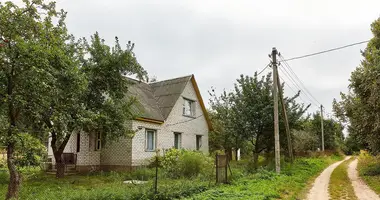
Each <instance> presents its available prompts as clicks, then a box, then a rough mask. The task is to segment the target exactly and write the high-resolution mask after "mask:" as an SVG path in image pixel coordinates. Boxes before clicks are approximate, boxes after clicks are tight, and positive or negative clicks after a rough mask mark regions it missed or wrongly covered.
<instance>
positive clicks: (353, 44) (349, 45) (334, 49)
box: [284, 40, 369, 61]
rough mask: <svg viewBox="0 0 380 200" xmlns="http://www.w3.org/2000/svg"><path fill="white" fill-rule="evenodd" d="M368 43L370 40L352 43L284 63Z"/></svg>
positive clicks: (294, 58)
mask: <svg viewBox="0 0 380 200" xmlns="http://www.w3.org/2000/svg"><path fill="white" fill-rule="evenodd" d="M367 42H369V40H366V41H361V42H356V43H352V44H348V45H345V46H341V47H336V48H332V49H328V50H324V51H320V52H316V53H311V54H306V55H303V56H297V57H293V58H288V59H286V60H284V61H291V60H298V59H301V58H306V57H310V56H315V55H319V54H323V53H328V52H331V51H336V50H339V49H344V48H347V47H351V46H355V45H359V44H364V43H367Z"/></svg>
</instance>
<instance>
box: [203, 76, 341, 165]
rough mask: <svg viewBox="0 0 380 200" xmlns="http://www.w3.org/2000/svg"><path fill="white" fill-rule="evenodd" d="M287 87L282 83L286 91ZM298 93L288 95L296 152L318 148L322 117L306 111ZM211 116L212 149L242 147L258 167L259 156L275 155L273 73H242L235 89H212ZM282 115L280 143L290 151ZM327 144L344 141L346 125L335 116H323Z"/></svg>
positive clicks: (290, 124)
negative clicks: (336, 119) (252, 74)
mask: <svg viewBox="0 0 380 200" xmlns="http://www.w3.org/2000/svg"><path fill="white" fill-rule="evenodd" d="M283 89H284V87H283V86H282V87H281V90H282V91H283ZM299 94H300V93H298V94H296V95H295V96H292V97H284V98H285V107H286V109H287V115H288V118H289V126H290V128H291V139H292V142H293V149H294V150H295V151H297V152H307V151H316V150H318V149H320V147H321V137H320V136H321V125H320V124H321V118H320V115H319V113H315V114H313V115H308V114H306V111H307V109H308V108H309V105H303V104H300V103H298V102H297V101H296V99H297V98H298V97H299ZM210 95H211V99H210V105H211V110H210V116H211V119H212V122H213V127H214V131H213V132H212V133H210V148H211V150H212V151H213V150H219V149H224V150H226V152H231V149H232V148H240V149H242V151H243V153H245V154H248V153H249V155H251V156H252V158H253V162H254V163H255V165H254V166H255V167H257V164H258V156H259V155H260V154H262V155H265V156H266V157H267V158H268V159H269V158H271V157H273V156H272V154H273V153H272V152H273V150H274V133H273V132H274V131H273V126H274V125H273V95H272V80H271V74H270V73H269V74H267V75H265V76H262V77H259V75H257V73H255V74H254V76H253V77H250V76H243V75H241V76H240V78H239V79H237V82H236V83H235V87H234V90H233V91H232V92H229V93H227V92H225V91H224V92H223V93H222V94H221V95H219V96H218V95H217V94H216V92H215V91H214V90H212V91H211V92H210ZM283 119H284V118H283V116H282V114H281V113H280V145H281V150H282V151H283V152H286V151H287V148H288V145H287V138H286V134H285V125H284V121H283ZM324 123H325V125H324V127H325V148H326V149H331V150H335V149H337V148H339V145H340V144H341V143H342V141H343V127H342V125H341V124H340V123H339V122H336V121H335V120H333V119H325V120H324Z"/></svg>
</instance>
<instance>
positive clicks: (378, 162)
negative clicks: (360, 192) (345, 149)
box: [358, 151, 380, 195]
mask: <svg viewBox="0 0 380 200" xmlns="http://www.w3.org/2000/svg"><path fill="white" fill-rule="evenodd" d="M358 169H359V176H360V177H361V178H362V179H363V180H364V181H365V182H366V183H367V185H368V186H369V187H370V188H371V189H372V190H373V191H375V192H376V193H377V194H379V195H380V156H371V155H369V154H368V153H367V152H365V151H361V153H360V155H359V163H358Z"/></svg>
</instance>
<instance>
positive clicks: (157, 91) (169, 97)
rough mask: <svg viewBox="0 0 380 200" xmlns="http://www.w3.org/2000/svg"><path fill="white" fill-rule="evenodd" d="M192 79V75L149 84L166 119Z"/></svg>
mask: <svg viewBox="0 0 380 200" xmlns="http://www.w3.org/2000/svg"><path fill="white" fill-rule="evenodd" d="M192 77H193V76H192V75H190V76H184V77H180V78H175V79H170V80H165V81H159V82H155V83H150V84H149V85H150V86H151V88H152V90H153V95H154V96H155V98H156V100H157V103H158V106H159V107H160V110H161V113H162V116H163V117H164V118H165V119H166V118H168V116H169V114H170V112H171V111H172V109H173V107H174V104H175V103H176V102H177V100H178V98H179V97H180V96H181V94H182V92H183V90H184V89H185V87H186V84H187V83H188V82H189V81H190V79H191V78H192Z"/></svg>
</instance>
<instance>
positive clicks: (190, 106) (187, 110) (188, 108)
mask: <svg viewBox="0 0 380 200" xmlns="http://www.w3.org/2000/svg"><path fill="white" fill-rule="evenodd" d="M183 115H185V116H191V117H194V116H195V101H193V100H190V99H184V103H183Z"/></svg>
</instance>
